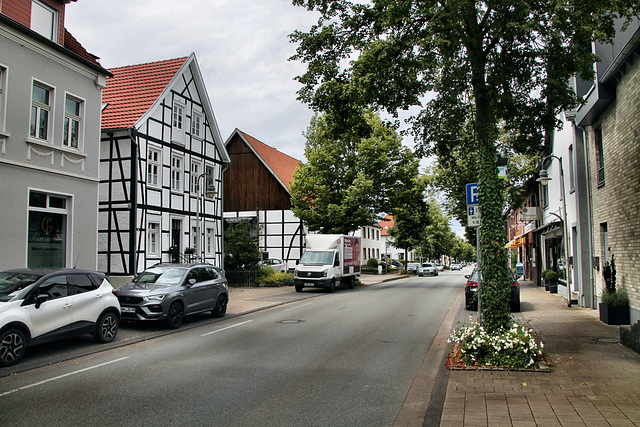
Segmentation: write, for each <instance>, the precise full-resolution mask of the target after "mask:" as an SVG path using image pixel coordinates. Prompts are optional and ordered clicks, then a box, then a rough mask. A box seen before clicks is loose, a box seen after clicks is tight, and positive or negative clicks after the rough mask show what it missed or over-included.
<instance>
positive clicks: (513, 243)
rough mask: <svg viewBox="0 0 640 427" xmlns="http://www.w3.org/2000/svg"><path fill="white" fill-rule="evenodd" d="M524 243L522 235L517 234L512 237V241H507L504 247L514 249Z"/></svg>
mask: <svg viewBox="0 0 640 427" xmlns="http://www.w3.org/2000/svg"><path fill="white" fill-rule="evenodd" d="M523 244H524V237H523V236H519V237H516V238H515V239H513V240H512V241H510V242H509V243H507V244H506V245H505V248H507V249H515V248H519V247H521V246H522V245H523Z"/></svg>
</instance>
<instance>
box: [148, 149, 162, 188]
mask: <svg viewBox="0 0 640 427" xmlns="http://www.w3.org/2000/svg"><path fill="white" fill-rule="evenodd" d="M151 154H154V155H156V156H157V158H156V159H153V158H152V156H151ZM161 170H162V150H159V149H157V148H155V147H151V146H149V147H147V185H148V186H150V187H156V188H159V187H161V186H162V174H161V173H160V171H161ZM152 178H155V182H154V181H153V179H152Z"/></svg>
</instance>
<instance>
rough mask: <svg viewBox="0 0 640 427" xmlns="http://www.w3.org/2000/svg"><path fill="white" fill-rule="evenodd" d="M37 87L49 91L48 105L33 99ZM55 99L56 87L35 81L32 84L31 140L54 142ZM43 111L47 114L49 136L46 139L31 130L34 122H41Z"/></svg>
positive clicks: (29, 133)
mask: <svg viewBox="0 0 640 427" xmlns="http://www.w3.org/2000/svg"><path fill="white" fill-rule="evenodd" d="M36 86H37V87H39V88H40V89H43V90H45V91H47V93H48V94H49V99H48V104H44V103H42V102H39V101H36V100H34V99H33V89H34V87H36ZM54 99H55V88H54V87H52V86H50V85H48V84H46V83H44V82H41V81H38V80H35V79H34V80H33V81H32V82H31V113H30V116H29V132H28V135H29V138H32V139H34V140H36V141H45V142H48V143H52V142H53V131H54V128H53V123H54V120H53V118H54V116H55V111H54V105H55V102H54ZM34 109H35V115H36V117H35V118H34V117H33V115H34ZM43 111H46V112H47V129H46V132H47V134H46V135H45V138H42V135H41V134H40V133H39V132H38V131H37V130H35V134H34V133H32V128H31V126H32V123H33V122H34V120H35V122H36V124H37V123H38V122H39V121H40V120H41V118H42V112H43ZM38 128H39V126H38Z"/></svg>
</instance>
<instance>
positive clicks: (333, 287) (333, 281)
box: [327, 279, 336, 294]
mask: <svg viewBox="0 0 640 427" xmlns="http://www.w3.org/2000/svg"><path fill="white" fill-rule="evenodd" d="M327 291H328V292H329V293H331V294H332V293H334V292H335V291H336V279H331V283H330V284H329V289H327Z"/></svg>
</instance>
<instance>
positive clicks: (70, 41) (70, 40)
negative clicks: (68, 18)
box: [64, 28, 101, 66]
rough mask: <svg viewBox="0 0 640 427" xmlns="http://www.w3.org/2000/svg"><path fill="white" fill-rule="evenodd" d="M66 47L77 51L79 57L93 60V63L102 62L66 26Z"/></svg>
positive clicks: (74, 51)
mask: <svg viewBox="0 0 640 427" xmlns="http://www.w3.org/2000/svg"><path fill="white" fill-rule="evenodd" d="M64 47H65V48H67V49H68V50H70V51H71V52H73V53H75V54H76V55H78V56H79V57H81V58H84V59H86V60H87V61H89V62H91V63H92V64H95V65H98V66H101V65H100V62H98V57H97V56H95V55H94V54H92V53H89V52H87V50H86V49H85V48H84V47H82V45H81V44H80V42H78V40H76V38H75V37H73V35H71V33H70V32H69V31H68V30H67V29H66V28H65V29H64Z"/></svg>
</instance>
